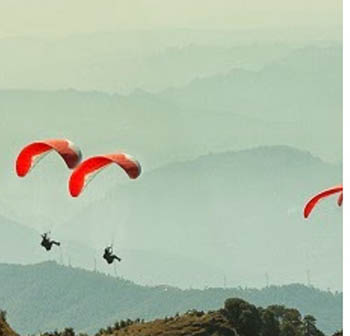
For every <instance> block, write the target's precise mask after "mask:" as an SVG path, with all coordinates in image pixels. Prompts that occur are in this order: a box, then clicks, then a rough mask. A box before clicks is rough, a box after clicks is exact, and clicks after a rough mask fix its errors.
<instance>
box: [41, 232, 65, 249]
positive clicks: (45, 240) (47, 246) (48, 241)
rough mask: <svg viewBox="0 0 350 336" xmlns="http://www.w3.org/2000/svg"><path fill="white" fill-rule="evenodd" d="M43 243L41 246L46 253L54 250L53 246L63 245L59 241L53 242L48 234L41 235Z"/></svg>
mask: <svg viewBox="0 0 350 336" xmlns="http://www.w3.org/2000/svg"><path fill="white" fill-rule="evenodd" d="M41 237H42V241H41V246H43V247H44V248H45V249H46V251H50V250H51V248H52V245H57V246H60V245H61V244H60V243H59V242H57V241H54V240H51V239H50V237H49V234H48V233H44V234H42V235H41Z"/></svg>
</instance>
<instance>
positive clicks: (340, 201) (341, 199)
mask: <svg viewBox="0 0 350 336" xmlns="http://www.w3.org/2000/svg"><path fill="white" fill-rule="evenodd" d="M337 203H338V205H339V206H341V205H342V204H343V192H341V194H340V195H339V197H338V200H337Z"/></svg>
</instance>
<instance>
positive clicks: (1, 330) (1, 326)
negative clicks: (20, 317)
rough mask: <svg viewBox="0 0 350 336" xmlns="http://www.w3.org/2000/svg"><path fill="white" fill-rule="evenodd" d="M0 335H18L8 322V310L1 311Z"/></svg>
mask: <svg viewBox="0 0 350 336" xmlns="http://www.w3.org/2000/svg"><path fill="white" fill-rule="evenodd" d="M0 335H1V336H18V335H17V334H16V333H15V332H14V331H13V330H12V329H11V327H10V326H9V325H8V323H7V322H6V312H5V311H2V310H1V311H0Z"/></svg>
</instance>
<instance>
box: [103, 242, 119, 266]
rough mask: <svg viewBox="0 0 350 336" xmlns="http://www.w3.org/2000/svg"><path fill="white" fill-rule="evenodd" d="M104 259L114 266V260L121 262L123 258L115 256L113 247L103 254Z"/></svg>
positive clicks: (107, 248)
mask: <svg viewBox="0 0 350 336" xmlns="http://www.w3.org/2000/svg"><path fill="white" fill-rule="evenodd" d="M103 258H104V259H105V260H106V262H107V263H108V264H112V263H113V261H114V260H118V261H119V262H121V261H122V260H121V258H119V257H118V256H117V255H115V254H113V248H112V246H107V247H106V248H105V250H104V253H103Z"/></svg>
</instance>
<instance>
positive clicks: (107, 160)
mask: <svg viewBox="0 0 350 336" xmlns="http://www.w3.org/2000/svg"><path fill="white" fill-rule="evenodd" d="M112 163H115V164H117V165H119V166H120V167H121V168H123V169H124V171H125V172H126V173H127V174H128V176H129V177H130V178H131V179H136V178H137V177H138V176H139V175H140V174H141V165H140V163H139V162H138V161H137V160H135V159H134V158H132V157H131V156H129V155H128V154H125V153H113V154H105V155H98V156H94V157H91V158H88V159H86V160H85V161H83V162H82V163H81V164H80V165H79V166H78V167H77V168H76V169H75V170H74V171H73V173H72V174H71V176H70V179H69V192H70V194H71V195H72V196H73V197H78V196H79V195H80V194H81V192H82V191H83V189H84V188H85V187H86V185H87V184H88V183H89V181H90V180H91V179H92V177H93V176H95V175H96V174H97V173H98V172H100V171H101V170H102V169H104V168H106V167H107V166H109V165H110V164H112Z"/></svg>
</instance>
